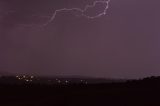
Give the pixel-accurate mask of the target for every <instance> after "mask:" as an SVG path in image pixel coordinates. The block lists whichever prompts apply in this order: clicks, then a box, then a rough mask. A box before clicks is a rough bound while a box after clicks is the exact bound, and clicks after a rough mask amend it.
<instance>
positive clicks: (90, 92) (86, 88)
mask: <svg viewBox="0 0 160 106" xmlns="http://www.w3.org/2000/svg"><path fill="white" fill-rule="evenodd" d="M13 78H14V77H9V78H8V77H7V78H6V77H2V78H0V79H1V80H0V81H1V83H0V89H1V90H0V100H1V102H0V106H159V105H160V101H159V96H160V77H154V76H153V77H148V78H144V79H139V80H128V81H125V82H109V83H96V84H93V83H88V84H85V83H70V84H47V83H32V82H31V83H26V82H23V83H8V82H7V81H6V82H5V83H2V82H3V81H5V80H6V79H7V80H8V79H12V81H13V82H14V81H15V82H16V80H13ZM2 79H3V81H2Z"/></svg>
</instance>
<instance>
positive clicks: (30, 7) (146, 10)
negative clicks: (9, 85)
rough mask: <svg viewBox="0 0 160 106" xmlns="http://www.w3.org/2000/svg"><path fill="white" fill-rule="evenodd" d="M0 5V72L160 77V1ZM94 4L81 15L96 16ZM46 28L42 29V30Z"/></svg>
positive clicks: (42, 0)
mask: <svg viewBox="0 0 160 106" xmlns="http://www.w3.org/2000/svg"><path fill="white" fill-rule="evenodd" d="M94 1H95V0H0V71H2V72H9V73H18V74H24V73H27V74H36V75H53V76H55V75H62V76H63V75H64V76H67V75H69V76H72V75H78V76H92V77H106V78H140V77H146V76H152V75H156V76H157V75H160V42H159V41H160V12H159V11H160V1H159V0H111V1H110V2H109V8H108V9H107V12H106V15H102V16H100V17H98V18H94V19H89V18H87V17H84V16H82V13H81V12H80V11H76V10H71V11H61V12H59V13H57V14H56V17H55V18H54V20H52V21H51V17H52V15H53V14H54V12H55V11H56V10H58V9H62V8H80V9H84V8H85V6H86V5H92V4H93V2H94ZM104 8H105V5H104V3H97V4H96V6H94V7H93V8H88V9H87V11H85V12H84V14H85V15H87V16H91V17H92V16H96V15H97V14H100V13H101V12H102V11H103V10H104ZM46 23H47V25H46Z"/></svg>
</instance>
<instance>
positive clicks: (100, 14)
mask: <svg viewBox="0 0 160 106" xmlns="http://www.w3.org/2000/svg"><path fill="white" fill-rule="evenodd" d="M109 2H110V0H99V1H94V2H93V3H92V4H91V5H86V6H85V8H84V9H80V8H62V9H58V10H55V12H54V13H53V15H52V16H51V17H50V18H49V20H48V21H47V22H46V23H45V24H44V25H43V26H47V25H48V24H50V23H51V22H52V21H54V19H55V18H56V15H57V14H58V13H60V12H63V11H78V12H80V13H81V14H82V16H83V17H86V18H88V19H95V18H99V17H101V16H104V15H106V13H107V10H108V8H109ZM98 3H101V4H105V8H104V10H103V11H102V12H101V13H99V14H97V15H95V16H89V15H87V14H85V12H86V11H87V10H88V9H89V8H94V7H95V6H96V5H97V4H98Z"/></svg>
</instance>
